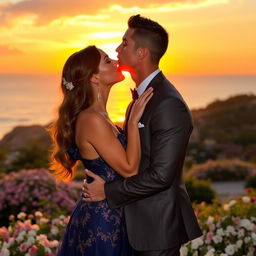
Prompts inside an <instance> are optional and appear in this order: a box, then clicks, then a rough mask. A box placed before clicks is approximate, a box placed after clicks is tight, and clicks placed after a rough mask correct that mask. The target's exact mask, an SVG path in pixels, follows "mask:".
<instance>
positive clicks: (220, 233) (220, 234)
mask: <svg viewBox="0 0 256 256" xmlns="http://www.w3.org/2000/svg"><path fill="white" fill-rule="evenodd" d="M216 233H217V235H219V236H224V235H225V234H224V231H223V228H219V229H218V230H217V232H216Z"/></svg>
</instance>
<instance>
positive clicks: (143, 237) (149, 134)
mask: <svg viewBox="0 0 256 256" xmlns="http://www.w3.org/2000/svg"><path fill="white" fill-rule="evenodd" d="M128 26H129V28H128V29H127V31H126V32H125V34H124V37H123V42H122V43H121V44H120V45H119V47H118V48H117V49H116V51H117V52H118V59H119V63H120V66H121V67H122V68H123V69H126V70H129V71H130V73H131V76H132V79H133V81H134V82H135V84H136V87H137V93H138V95H139V96H140V95H141V94H142V93H143V92H144V91H145V90H146V88H148V87H153V89H154V95H153V97H152V98H151V100H150V101H149V103H148V104H147V106H146V108H145V110H144V113H143V115H142V117H141V120H140V122H139V128H140V140H141V151H142V154H141V163H140V168H139V173H138V174H137V175H135V176H132V177H129V178H126V179H124V180H123V181H120V180H119V181H113V182H109V183H104V182H103V181H102V180H101V179H100V178H97V176H96V175H94V174H92V173H91V172H88V171H87V174H88V175H89V176H92V177H93V178H94V182H92V183H90V184H87V183H86V184H85V185H84V191H85V192H84V196H90V198H87V199H84V200H85V201H98V200H103V199H105V198H106V199H107V201H108V204H109V206H110V208H112V209H114V208H119V207H124V209H125V218H126V224H127V232H128V237H129V242H130V244H131V246H132V247H133V249H134V250H135V255H136V256H160V255H161V256H177V255H180V254H179V251H180V247H181V245H182V244H184V243H186V242H187V241H189V240H192V239H194V238H196V237H198V236H201V235H202V233H201V230H200V228H199V226H198V223H197V220H196V217H195V214H194V211H193V209H192V207H191V202H190V200H189V196H188V194H187V191H186V188H185V185H184V183H183V181H182V168H183V163H184V158H185V153H186V148H187V144H188V141H189V137H190V134H191V132H192V128H193V127H192V120H191V115H190V112H189V110H188V108H187V106H186V104H185V102H184V100H183V99H182V97H181V95H180V94H179V93H178V91H177V90H176V89H175V87H174V86H173V85H172V84H171V83H170V82H169V81H168V80H167V79H166V78H165V77H164V75H163V74H162V72H161V71H160V70H159V69H158V64H159V61H160V59H161V57H162V56H163V55H164V53H165V51H166V49H167V46H168V34H167V32H166V31H165V30H164V28H163V27H162V26H160V25H159V24H158V23H156V22H154V21H152V20H150V19H147V18H143V17H141V16H140V15H136V16H132V17H130V19H129V21H128ZM131 108H132V104H130V106H129V107H128V110H127V115H128V117H129V112H130V109H131Z"/></svg>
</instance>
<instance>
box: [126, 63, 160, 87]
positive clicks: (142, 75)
mask: <svg viewBox="0 0 256 256" xmlns="http://www.w3.org/2000/svg"><path fill="white" fill-rule="evenodd" d="M157 69H158V66H151V67H148V68H142V69H137V70H134V72H133V73H132V74H131V77H132V80H133V81H134V82H135V85H136V88H138V87H139V85H140V84H141V82H142V81H143V80H145V79H146V78H147V77H148V76H149V75H150V74H151V73H153V72H154V71H155V70H157Z"/></svg>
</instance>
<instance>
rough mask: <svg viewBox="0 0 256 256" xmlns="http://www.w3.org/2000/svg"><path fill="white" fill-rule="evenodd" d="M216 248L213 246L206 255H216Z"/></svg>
mask: <svg viewBox="0 0 256 256" xmlns="http://www.w3.org/2000/svg"><path fill="white" fill-rule="evenodd" d="M214 252H215V249H214V248H211V249H210V250H209V251H208V252H207V253H206V254H205V255H204V256H214Z"/></svg>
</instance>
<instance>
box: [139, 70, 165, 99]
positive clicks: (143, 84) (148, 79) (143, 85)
mask: <svg viewBox="0 0 256 256" xmlns="http://www.w3.org/2000/svg"><path fill="white" fill-rule="evenodd" d="M160 71H161V70H159V69H157V70H155V71H154V72H152V73H151V74H150V75H149V76H147V77H146V78H145V79H144V80H143V81H142V82H141V83H140V85H139V86H138V88H137V93H138V95H139V97H140V96H141V94H142V93H143V92H144V91H145V90H146V88H147V87H148V85H149V83H150V82H151V81H152V80H153V78H154V77H155V76H156V75H157V74H158V73H159V72H160Z"/></svg>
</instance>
